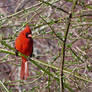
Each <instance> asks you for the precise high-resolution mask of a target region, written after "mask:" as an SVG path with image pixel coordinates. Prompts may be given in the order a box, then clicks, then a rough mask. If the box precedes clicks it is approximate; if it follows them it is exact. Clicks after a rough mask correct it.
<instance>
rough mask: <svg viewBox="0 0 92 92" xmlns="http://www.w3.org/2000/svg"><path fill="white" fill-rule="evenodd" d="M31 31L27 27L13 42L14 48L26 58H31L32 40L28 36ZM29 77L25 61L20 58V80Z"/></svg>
mask: <svg viewBox="0 0 92 92" xmlns="http://www.w3.org/2000/svg"><path fill="white" fill-rule="evenodd" d="M30 35H31V30H30V28H29V26H28V25H26V28H25V29H24V30H23V31H21V32H20V34H19V36H18V37H17V38H16V40H15V48H16V50H17V51H19V52H21V53H22V54H24V55H26V56H31V55H32V53H33V39H32V37H31V36H30ZM28 76H29V72H28V63H27V59H26V58H25V57H24V56H22V64H21V72H20V78H21V79H27V77H28Z"/></svg>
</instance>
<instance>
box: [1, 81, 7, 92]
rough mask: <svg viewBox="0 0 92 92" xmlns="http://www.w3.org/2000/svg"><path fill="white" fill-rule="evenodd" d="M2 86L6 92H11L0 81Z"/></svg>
mask: <svg viewBox="0 0 92 92" xmlns="http://www.w3.org/2000/svg"><path fill="white" fill-rule="evenodd" d="M0 84H1V85H2V86H3V87H4V89H5V90H6V92H9V90H8V89H7V88H6V86H5V85H4V84H3V83H2V81H1V80H0Z"/></svg>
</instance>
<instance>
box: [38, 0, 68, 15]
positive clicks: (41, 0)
mask: <svg viewBox="0 0 92 92" xmlns="http://www.w3.org/2000/svg"><path fill="white" fill-rule="evenodd" d="M39 1H40V2H42V3H45V4H47V5H49V6H51V7H53V8H56V9H58V10H61V11H63V12H64V13H66V14H69V12H67V11H66V10H64V9H62V8H60V7H57V6H55V5H52V4H50V3H49V2H46V1H43V0H39Z"/></svg>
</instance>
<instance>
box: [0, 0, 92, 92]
mask: <svg viewBox="0 0 92 92" xmlns="http://www.w3.org/2000/svg"><path fill="white" fill-rule="evenodd" d="M75 1H76V0H0V92H5V91H6V92H60V67H61V62H62V56H63V54H62V50H63V44H64V39H65V32H66V30H67V24H68V18H69V13H70V12H72V18H71V21H70V27H69V32H68V35H67V41H66V48H65V59H64V88H65V89H64V90H65V91H64V92H91V90H92V1H91V0H77V4H76V6H75V9H74V10H73V5H74V2H75ZM26 24H28V25H29V26H30V28H31V30H32V35H33V40H34V51H33V54H34V55H33V57H32V59H33V61H32V62H31V61H29V60H28V64H29V72H30V76H29V78H28V79H27V80H23V81H22V80H20V77H19V76H20V67H21V57H16V56H15V54H14V48H15V46H14V43H15V39H16V37H17V36H18V34H19V32H21V30H23V29H24V28H25V25H26Z"/></svg>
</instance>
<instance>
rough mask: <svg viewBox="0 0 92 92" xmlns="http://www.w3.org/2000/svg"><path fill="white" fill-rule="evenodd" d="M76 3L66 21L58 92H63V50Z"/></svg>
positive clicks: (63, 49)
mask: <svg viewBox="0 0 92 92" xmlns="http://www.w3.org/2000/svg"><path fill="white" fill-rule="evenodd" d="M77 1H78V0H76V1H75V2H74V4H73V6H72V11H71V13H70V14H69V18H68V20H67V25H66V32H65V36H64V42H63V48H62V52H61V53H62V56H61V66H60V69H61V71H60V92H64V83H63V82H64V79H63V69H64V62H65V48H66V41H67V36H68V32H69V27H70V24H71V19H72V13H73V10H74V9H75V6H76V4H77Z"/></svg>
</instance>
